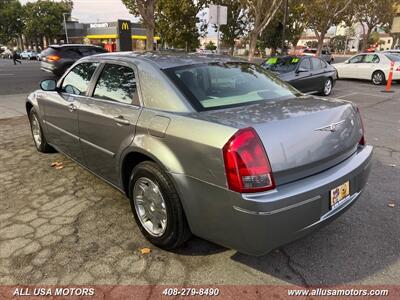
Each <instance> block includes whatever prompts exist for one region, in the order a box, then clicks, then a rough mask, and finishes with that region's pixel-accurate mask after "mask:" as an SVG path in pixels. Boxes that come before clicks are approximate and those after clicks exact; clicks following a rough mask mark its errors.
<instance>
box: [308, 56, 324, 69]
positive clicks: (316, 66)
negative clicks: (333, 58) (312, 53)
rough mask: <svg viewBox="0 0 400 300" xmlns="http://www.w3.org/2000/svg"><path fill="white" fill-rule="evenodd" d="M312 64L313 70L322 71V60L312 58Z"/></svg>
mask: <svg viewBox="0 0 400 300" xmlns="http://www.w3.org/2000/svg"><path fill="white" fill-rule="evenodd" d="M311 64H312V68H313V70H320V69H322V65H321V60H320V59H319V58H316V57H312V58H311Z"/></svg>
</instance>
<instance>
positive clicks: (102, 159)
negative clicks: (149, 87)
mask: <svg viewBox="0 0 400 300" xmlns="http://www.w3.org/2000/svg"><path fill="white" fill-rule="evenodd" d="M136 74H137V72H135V68H134V67H133V66H131V65H128V64H124V63H115V62H105V63H103V65H102V69H101V71H100V72H98V78H97V80H96V83H95V84H94V85H93V87H92V91H91V92H90V95H91V97H89V98H85V99H84V100H83V101H82V102H81V103H80V104H81V105H80V107H79V129H80V138H81V139H80V141H81V147H82V151H83V153H84V156H85V161H86V163H87V166H88V167H89V168H90V169H91V170H92V171H93V172H95V173H96V174H98V175H100V176H102V177H103V178H105V179H106V180H108V181H110V182H111V183H113V184H115V185H118V184H119V182H118V180H119V178H120V176H119V172H118V169H119V166H118V162H119V156H120V154H121V152H122V151H123V150H124V149H125V148H126V147H127V146H128V145H129V144H130V143H131V142H132V140H133V138H134V136H135V129H136V123H137V120H138V118H139V115H140V112H141V106H140V103H139V96H138V94H139V93H138V91H137V79H136Z"/></svg>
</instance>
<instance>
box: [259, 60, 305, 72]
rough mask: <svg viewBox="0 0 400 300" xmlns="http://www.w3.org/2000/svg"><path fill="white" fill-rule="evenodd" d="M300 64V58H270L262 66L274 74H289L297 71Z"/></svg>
mask: <svg viewBox="0 0 400 300" xmlns="http://www.w3.org/2000/svg"><path fill="white" fill-rule="evenodd" d="M299 63H300V58H298V57H296V56H288V57H271V58H268V59H267V60H266V61H265V62H264V63H263V64H262V65H261V66H262V67H263V68H265V69H267V70H271V71H273V72H278V73H288V72H292V71H294V70H296V68H297V65H298V64H299Z"/></svg>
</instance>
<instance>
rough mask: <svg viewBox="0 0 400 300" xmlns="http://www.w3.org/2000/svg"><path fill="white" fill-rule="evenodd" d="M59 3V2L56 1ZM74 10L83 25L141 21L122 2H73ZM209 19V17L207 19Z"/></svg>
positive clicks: (76, 17)
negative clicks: (124, 20) (119, 20)
mask: <svg viewBox="0 0 400 300" xmlns="http://www.w3.org/2000/svg"><path fill="white" fill-rule="evenodd" d="M19 1H20V2H21V3H23V4H24V3H26V2H34V1H36V0H19ZM55 1H57V0H55ZM72 1H73V2H74V8H73V10H72V19H77V20H79V22H81V23H98V22H100V23H101V22H115V21H117V20H118V19H126V20H131V21H134V22H137V21H138V20H139V19H138V18H136V17H134V16H133V15H131V14H130V13H129V11H128V10H127V8H126V7H125V5H124V4H122V1H121V0H72ZM206 18H207V17H206ZM207 35H208V36H213V35H216V33H215V31H214V29H213V27H212V26H209V28H208V33H207Z"/></svg>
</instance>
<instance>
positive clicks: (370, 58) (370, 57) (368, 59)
mask: <svg viewBox="0 0 400 300" xmlns="http://www.w3.org/2000/svg"><path fill="white" fill-rule="evenodd" d="M379 61H380V59H379V56H378V55H376V54H367V55H365V56H364V61H363V62H365V63H370V64H377V63H379Z"/></svg>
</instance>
